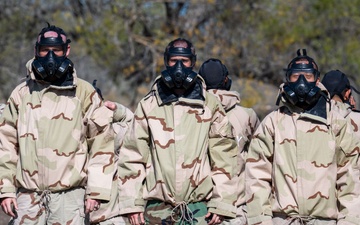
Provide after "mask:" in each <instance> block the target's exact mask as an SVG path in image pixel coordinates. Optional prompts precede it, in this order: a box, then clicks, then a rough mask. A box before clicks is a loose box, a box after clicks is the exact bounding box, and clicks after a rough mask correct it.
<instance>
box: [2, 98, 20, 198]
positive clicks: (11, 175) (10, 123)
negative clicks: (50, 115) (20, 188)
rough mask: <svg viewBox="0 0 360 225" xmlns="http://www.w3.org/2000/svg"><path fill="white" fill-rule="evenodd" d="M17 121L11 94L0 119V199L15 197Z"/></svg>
mask: <svg viewBox="0 0 360 225" xmlns="http://www.w3.org/2000/svg"><path fill="white" fill-rule="evenodd" d="M17 120H18V110H17V104H16V102H15V100H14V98H13V94H12V95H11V96H10V98H9V100H8V102H7V105H6V107H5V109H4V111H3V114H2V116H1V117H0V198H5V197H15V196H16V194H15V193H16V187H15V184H14V182H15V176H16V164H17V161H18V158H19V157H18V139H17V130H16V123H17Z"/></svg>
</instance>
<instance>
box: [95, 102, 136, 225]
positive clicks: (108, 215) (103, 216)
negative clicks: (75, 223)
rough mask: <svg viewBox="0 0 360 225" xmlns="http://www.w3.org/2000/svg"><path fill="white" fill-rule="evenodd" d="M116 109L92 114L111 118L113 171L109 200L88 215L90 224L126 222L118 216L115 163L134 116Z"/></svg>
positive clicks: (127, 111) (122, 108) (106, 109)
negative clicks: (113, 154)
mask: <svg viewBox="0 0 360 225" xmlns="http://www.w3.org/2000/svg"><path fill="white" fill-rule="evenodd" d="M116 105H117V109H116V110H115V111H114V112H113V111H111V110H110V109H108V108H107V107H106V106H102V107H100V108H99V109H98V110H97V111H96V112H95V113H94V114H95V115H98V116H102V117H109V118H112V121H113V123H112V130H113V132H114V138H115V141H114V144H115V146H114V153H115V159H114V162H113V163H114V171H113V182H112V186H111V198H110V201H108V202H102V203H101V204H100V208H99V209H98V210H96V211H93V212H91V213H90V222H91V224H98V225H112V224H114V225H115V224H116V225H121V224H126V222H127V221H128V219H127V217H123V216H120V215H119V213H120V208H119V192H118V182H119V179H118V173H117V163H118V160H119V151H120V146H121V145H122V141H123V138H124V135H125V133H126V131H127V130H128V127H129V124H130V122H131V121H132V119H133V117H134V114H133V113H132V112H131V111H130V110H129V109H128V108H126V107H125V106H123V105H121V104H118V103H117V104H116Z"/></svg>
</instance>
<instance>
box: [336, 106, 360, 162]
mask: <svg viewBox="0 0 360 225" xmlns="http://www.w3.org/2000/svg"><path fill="white" fill-rule="evenodd" d="M331 103H332V104H331V107H332V108H334V109H336V110H338V111H339V113H340V114H341V115H342V116H344V117H345V118H346V119H348V120H349V122H350V124H351V128H352V130H353V131H354V133H355V134H356V135H357V136H358V137H359V138H360V127H359V126H360V112H359V111H357V110H352V109H351V106H350V105H349V104H347V103H343V102H340V101H331ZM359 163H360V162H359Z"/></svg>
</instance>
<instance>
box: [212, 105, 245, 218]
mask: <svg viewBox="0 0 360 225" xmlns="http://www.w3.org/2000/svg"><path fill="white" fill-rule="evenodd" d="M209 155H210V163H211V170H212V180H213V183H214V187H213V194H212V197H211V199H210V201H209V203H208V208H209V212H211V213H216V214H219V215H223V216H226V217H235V215H236V206H235V203H236V200H237V192H236V189H235V188H234V186H233V183H234V181H232V180H233V179H236V175H237V172H238V169H239V168H238V165H237V145H236V141H235V139H234V136H233V134H232V128H231V125H230V123H229V120H228V118H227V116H226V114H225V111H224V109H223V108H222V106H221V105H220V104H219V105H218V106H217V107H216V110H215V113H214V115H213V119H212V125H211V128H210V133H209Z"/></svg>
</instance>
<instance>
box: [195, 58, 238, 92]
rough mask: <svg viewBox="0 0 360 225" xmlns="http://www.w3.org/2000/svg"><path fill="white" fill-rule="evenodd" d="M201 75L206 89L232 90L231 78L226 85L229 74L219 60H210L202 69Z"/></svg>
mask: <svg viewBox="0 0 360 225" xmlns="http://www.w3.org/2000/svg"><path fill="white" fill-rule="evenodd" d="M199 75H200V76H201V77H202V78H204V80H205V84H206V89H223V90H230V87H231V80H230V78H229V79H228V81H227V82H226V83H225V78H226V77H227V76H228V75H229V72H228V70H227V68H226V66H225V65H224V64H222V62H221V61H220V60H219V59H213V58H211V59H208V60H206V61H205V62H204V63H203V64H202V65H201V67H200V70H199Z"/></svg>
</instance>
